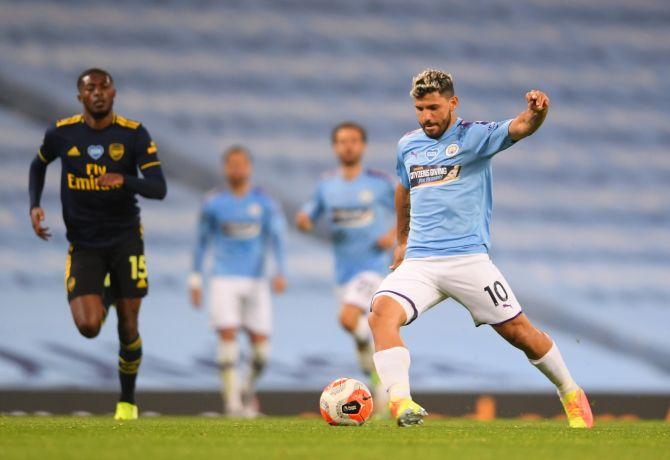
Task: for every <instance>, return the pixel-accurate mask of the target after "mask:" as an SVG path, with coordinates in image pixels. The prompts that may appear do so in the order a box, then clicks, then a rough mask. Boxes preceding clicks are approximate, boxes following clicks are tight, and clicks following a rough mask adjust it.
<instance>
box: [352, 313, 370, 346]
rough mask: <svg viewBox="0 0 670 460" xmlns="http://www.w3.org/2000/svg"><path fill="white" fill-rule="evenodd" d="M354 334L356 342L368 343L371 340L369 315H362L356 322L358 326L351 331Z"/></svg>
mask: <svg viewBox="0 0 670 460" xmlns="http://www.w3.org/2000/svg"><path fill="white" fill-rule="evenodd" d="M351 333H352V335H353V336H354V338H355V339H356V342H359V343H366V342H369V341H370V335H371V332H370V325H369V324H368V317H367V316H365V315H361V316H359V317H358V323H356V328H355V329H354V330H353V331H351Z"/></svg>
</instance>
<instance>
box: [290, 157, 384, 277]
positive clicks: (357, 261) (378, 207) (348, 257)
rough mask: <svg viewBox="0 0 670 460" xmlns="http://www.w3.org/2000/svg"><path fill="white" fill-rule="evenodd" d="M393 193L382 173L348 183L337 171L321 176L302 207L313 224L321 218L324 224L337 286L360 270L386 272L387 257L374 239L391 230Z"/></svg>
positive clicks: (369, 172)
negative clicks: (308, 199) (329, 241)
mask: <svg viewBox="0 0 670 460" xmlns="http://www.w3.org/2000/svg"><path fill="white" fill-rule="evenodd" d="M394 192H395V191H394V184H393V182H392V181H391V180H390V179H389V178H388V177H387V176H386V175H385V174H384V173H381V172H377V171H374V170H371V169H366V170H363V171H362V172H361V173H360V174H359V175H358V177H356V178H355V179H353V180H350V181H349V180H346V179H344V177H342V174H341V173H340V172H339V171H337V172H332V173H328V174H326V175H324V177H323V178H322V179H321V181H320V182H319V184H318V186H317V189H316V193H315V194H314V197H313V199H312V200H311V201H310V202H308V203H307V204H306V205H305V206H304V207H303V211H304V212H306V213H307V215H309V218H310V219H311V220H312V221H313V222H314V221H316V220H317V219H318V218H319V217H321V216H325V217H326V219H327V221H328V228H329V230H330V235H331V239H332V242H333V248H334V252H335V277H336V281H337V283H338V284H344V283H346V282H347V281H349V280H350V279H351V278H353V277H354V276H356V275H357V274H358V273H361V272H364V271H374V272H377V273H379V274H382V275H386V274H387V273H388V266H389V264H390V261H391V259H390V254H389V252H388V251H384V250H382V249H381V248H380V247H379V246H378V245H377V240H378V239H379V238H380V237H381V236H382V235H383V234H384V233H386V232H388V231H389V229H390V228H391V225H392V224H391V216H392V213H393V209H394V199H393V196H394Z"/></svg>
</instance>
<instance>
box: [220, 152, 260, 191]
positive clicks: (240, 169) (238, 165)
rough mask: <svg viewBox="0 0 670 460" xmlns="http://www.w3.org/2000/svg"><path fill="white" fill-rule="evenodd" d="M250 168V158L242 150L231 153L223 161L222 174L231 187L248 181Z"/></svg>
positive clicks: (251, 168) (251, 167)
mask: <svg viewBox="0 0 670 460" xmlns="http://www.w3.org/2000/svg"><path fill="white" fill-rule="evenodd" d="M252 170H253V166H252V164H251V160H249V158H248V157H247V156H246V155H245V154H244V153H242V152H237V153H231V154H230V155H228V157H227V158H226V160H225V161H224V163H223V175H224V176H225V178H226V180H227V181H228V183H229V184H230V185H231V186H232V187H235V186H239V185H243V184H246V183H247V182H249V179H250V178H251V173H252Z"/></svg>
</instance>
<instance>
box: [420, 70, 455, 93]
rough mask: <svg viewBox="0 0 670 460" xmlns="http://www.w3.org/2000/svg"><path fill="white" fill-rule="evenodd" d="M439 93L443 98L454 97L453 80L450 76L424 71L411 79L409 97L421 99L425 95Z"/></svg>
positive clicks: (438, 71)
mask: <svg viewBox="0 0 670 460" xmlns="http://www.w3.org/2000/svg"><path fill="white" fill-rule="evenodd" d="M435 91H437V92H439V93H440V94H441V95H443V96H449V97H451V96H453V95H454V79H453V78H452V76H451V74H449V73H446V72H442V71H441V70H436V69H426V70H424V71H422V72H421V73H419V74H418V75H416V76H414V78H413V79H412V90H411V91H410V92H409V94H410V96H412V97H416V98H422V97H424V96H425V95H426V94H429V93H434V92H435Z"/></svg>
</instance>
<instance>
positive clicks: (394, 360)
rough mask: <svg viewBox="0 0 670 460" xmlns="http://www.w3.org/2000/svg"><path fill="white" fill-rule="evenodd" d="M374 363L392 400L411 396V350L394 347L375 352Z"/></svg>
mask: <svg viewBox="0 0 670 460" xmlns="http://www.w3.org/2000/svg"><path fill="white" fill-rule="evenodd" d="M374 363H375V367H376V368H377V374H379V378H380V380H381V382H382V385H383V386H384V388H385V389H386V392H387V393H388V396H389V399H391V401H393V400H397V399H408V398H411V395H410V390H409V365H410V357H409V350H407V348H405V347H393V348H389V349H386V350H382V351H378V352H377V353H375V354H374Z"/></svg>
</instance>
